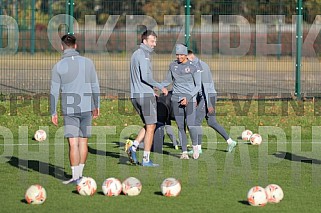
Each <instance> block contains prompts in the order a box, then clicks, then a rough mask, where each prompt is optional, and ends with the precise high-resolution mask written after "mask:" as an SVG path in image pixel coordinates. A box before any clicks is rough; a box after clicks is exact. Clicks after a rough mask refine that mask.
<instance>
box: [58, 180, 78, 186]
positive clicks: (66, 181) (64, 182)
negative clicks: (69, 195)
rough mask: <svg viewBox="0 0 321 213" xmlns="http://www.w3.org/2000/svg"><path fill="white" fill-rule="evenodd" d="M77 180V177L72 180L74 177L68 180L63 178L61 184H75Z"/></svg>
mask: <svg viewBox="0 0 321 213" xmlns="http://www.w3.org/2000/svg"><path fill="white" fill-rule="evenodd" d="M78 181H79V179H77V180H74V179H72V178H71V179H70V180H65V181H62V183H63V184H65V185H67V184H77V182H78Z"/></svg>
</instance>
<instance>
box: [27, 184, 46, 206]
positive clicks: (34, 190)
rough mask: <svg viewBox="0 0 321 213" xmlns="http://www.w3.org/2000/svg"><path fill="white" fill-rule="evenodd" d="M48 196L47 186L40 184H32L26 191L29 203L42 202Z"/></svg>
mask: <svg viewBox="0 0 321 213" xmlns="http://www.w3.org/2000/svg"><path fill="white" fill-rule="evenodd" d="M46 198H47V193H46V190H45V188H43V187H42V186H41V185H38V184H35V185H31V186H30V187H29V188H28V189H27V191H26V193H25V199H26V201H27V203H29V204H42V203H43V202H45V200H46Z"/></svg>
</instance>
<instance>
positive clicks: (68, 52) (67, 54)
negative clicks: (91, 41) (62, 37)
mask: <svg viewBox="0 0 321 213" xmlns="http://www.w3.org/2000/svg"><path fill="white" fill-rule="evenodd" d="M78 55H79V52H77V51H76V50H75V49H66V50H64V54H63V55H62V57H61V58H67V57H71V56H78Z"/></svg>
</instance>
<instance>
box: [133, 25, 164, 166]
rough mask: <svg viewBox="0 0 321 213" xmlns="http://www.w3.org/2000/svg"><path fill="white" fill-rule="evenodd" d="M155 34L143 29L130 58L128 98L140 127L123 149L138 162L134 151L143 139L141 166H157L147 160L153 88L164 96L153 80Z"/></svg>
mask: <svg viewBox="0 0 321 213" xmlns="http://www.w3.org/2000/svg"><path fill="white" fill-rule="evenodd" d="M156 40H157V35H156V33H155V32H154V31H151V30H146V31H145V32H144V33H143V34H142V36H141V41H142V43H141V44H140V47H139V49H138V50H136V51H135V52H134V53H133V55H132V57H131V60H130V98H131V102H132V104H133V106H134V108H135V109H136V111H137V112H138V114H139V116H140V117H141V119H142V121H143V123H144V124H145V125H144V128H143V129H142V130H141V131H140V132H139V133H138V136H137V137H136V139H135V140H134V142H133V145H132V146H130V147H129V148H128V149H127V154H128V157H129V160H130V162H131V163H132V164H135V165H136V164H138V161H137V157H136V150H137V148H138V146H139V143H140V142H141V141H144V154H143V161H142V166H148V167H155V166H159V165H158V164H154V163H153V162H152V161H151V160H150V151H151V148H152V144H153V138H154V131H155V128H156V123H157V105H156V97H155V93H154V88H157V89H160V90H161V91H162V92H163V93H164V94H165V95H167V93H168V91H167V89H166V88H164V87H163V86H162V85H161V84H159V83H158V82H156V81H155V80H154V79H153V72H152V65H151V54H152V52H153V50H154V47H155V46H156Z"/></svg>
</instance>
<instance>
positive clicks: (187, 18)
mask: <svg viewBox="0 0 321 213" xmlns="http://www.w3.org/2000/svg"><path fill="white" fill-rule="evenodd" d="M190 15H191V0H186V5H185V44H186V46H187V47H189V38H190V36H191V35H190V28H189V25H190V19H191V17H190Z"/></svg>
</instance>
